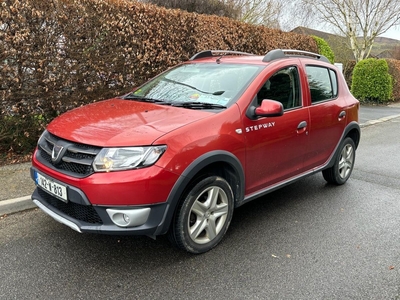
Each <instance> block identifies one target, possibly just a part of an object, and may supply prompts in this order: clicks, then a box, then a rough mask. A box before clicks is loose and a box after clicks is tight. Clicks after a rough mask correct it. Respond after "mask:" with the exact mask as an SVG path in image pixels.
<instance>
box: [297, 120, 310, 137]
mask: <svg viewBox="0 0 400 300" xmlns="http://www.w3.org/2000/svg"><path fill="white" fill-rule="evenodd" d="M304 132H305V133H306V135H308V131H307V122H306V121H301V122H300V123H299V125H297V133H298V134H300V133H304Z"/></svg>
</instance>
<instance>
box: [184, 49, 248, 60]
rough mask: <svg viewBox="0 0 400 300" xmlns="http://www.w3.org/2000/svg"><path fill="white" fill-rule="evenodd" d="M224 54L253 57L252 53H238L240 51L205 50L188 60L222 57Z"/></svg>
mask: <svg viewBox="0 0 400 300" xmlns="http://www.w3.org/2000/svg"><path fill="white" fill-rule="evenodd" d="M226 54H231V55H254V54H252V53H247V52H240V51H232V50H206V51H202V52H199V53H196V54H195V55H193V56H192V57H191V58H190V60H196V59H199V58H204V57H214V56H224V55H226Z"/></svg>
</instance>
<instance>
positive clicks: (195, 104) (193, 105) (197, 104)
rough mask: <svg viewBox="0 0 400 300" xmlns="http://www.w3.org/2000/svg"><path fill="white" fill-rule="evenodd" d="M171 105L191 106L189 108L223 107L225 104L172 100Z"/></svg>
mask: <svg viewBox="0 0 400 300" xmlns="http://www.w3.org/2000/svg"><path fill="white" fill-rule="evenodd" d="M171 105H172V106H177V107H184V108H191V109H225V108H226V106H223V105H220V104H214V103H206V102H173V103H172V104H171Z"/></svg>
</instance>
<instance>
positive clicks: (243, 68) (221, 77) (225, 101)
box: [127, 63, 262, 107]
mask: <svg viewBox="0 0 400 300" xmlns="http://www.w3.org/2000/svg"><path fill="white" fill-rule="evenodd" d="M261 68H262V66H256V65H243V64H217V63H191V64H184V65H180V66H178V67H175V68H173V69H171V70H169V71H167V72H165V73H163V74H161V75H160V76H158V77H156V78H154V79H152V80H151V81H149V82H147V83H146V84H144V85H143V86H141V87H140V88H139V89H137V90H136V91H134V92H133V93H131V94H129V95H127V98H138V99H151V100H153V102H157V103H159V102H158V101H160V100H161V101H163V102H166V103H171V104H179V103H193V102H196V103H205V104H212V105H219V106H225V107H226V106H228V105H229V104H230V103H232V102H234V101H236V99H237V98H238V97H239V96H240V95H241V94H242V92H243V91H244V90H245V88H246V87H247V85H248V84H249V83H250V82H251V80H252V79H253V78H254V77H255V76H256V75H257V74H258V73H259V71H260V70H261Z"/></svg>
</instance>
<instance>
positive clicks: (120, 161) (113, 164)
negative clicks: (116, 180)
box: [93, 146, 167, 172]
mask: <svg viewBox="0 0 400 300" xmlns="http://www.w3.org/2000/svg"><path fill="white" fill-rule="evenodd" d="M166 149H167V146H149V147H127V148H104V149H102V150H101V151H100V152H99V154H97V156H96V158H95V159H94V162H93V168H94V170H95V171H96V172H109V171H122V170H129V169H135V168H143V167H148V166H151V165H152V164H154V163H155V162H156V161H157V160H158V159H159V158H160V156H161V155H162V154H163V153H164V152H165V150H166Z"/></svg>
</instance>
